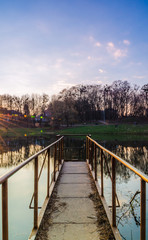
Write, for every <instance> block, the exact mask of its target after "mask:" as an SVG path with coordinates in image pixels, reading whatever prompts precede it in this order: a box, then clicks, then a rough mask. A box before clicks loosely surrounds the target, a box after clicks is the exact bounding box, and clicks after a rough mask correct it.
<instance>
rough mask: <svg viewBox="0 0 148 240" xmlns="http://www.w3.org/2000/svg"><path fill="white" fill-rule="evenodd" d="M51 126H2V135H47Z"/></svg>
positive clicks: (0, 131) (0, 130) (0, 134)
mask: <svg viewBox="0 0 148 240" xmlns="http://www.w3.org/2000/svg"><path fill="white" fill-rule="evenodd" d="M49 132H50V133H54V132H51V131H49V128H8V129H6V128H1V129H0V136H1V137H26V136H28V137H30V136H45V135H46V136H47V134H48V133H49Z"/></svg>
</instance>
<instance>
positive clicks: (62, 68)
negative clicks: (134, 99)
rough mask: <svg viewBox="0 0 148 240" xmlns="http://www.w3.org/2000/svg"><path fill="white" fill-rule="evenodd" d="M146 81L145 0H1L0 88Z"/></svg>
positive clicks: (46, 89)
mask: <svg viewBox="0 0 148 240" xmlns="http://www.w3.org/2000/svg"><path fill="white" fill-rule="evenodd" d="M115 80H123V81H124V80H127V81H128V82H130V83H131V84H132V85H133V84H137V85H139V86H140V87H141V86H143V85H144V84H147V83H148V1H147V0H145V1H144V0H74V1H72V0H0V94H4V93H7V94H11V95H18V96H21V95H23V94H26V93H28V94H32V93H39V94H42V93H47V94H49V95H50V96H51V95H53V94H57V93H58V92H59V91H61V90H62V89H64V88H69V87H71V86H74V85H78V84H103V85H105V84H112V83H113V81H115Z"/></svg>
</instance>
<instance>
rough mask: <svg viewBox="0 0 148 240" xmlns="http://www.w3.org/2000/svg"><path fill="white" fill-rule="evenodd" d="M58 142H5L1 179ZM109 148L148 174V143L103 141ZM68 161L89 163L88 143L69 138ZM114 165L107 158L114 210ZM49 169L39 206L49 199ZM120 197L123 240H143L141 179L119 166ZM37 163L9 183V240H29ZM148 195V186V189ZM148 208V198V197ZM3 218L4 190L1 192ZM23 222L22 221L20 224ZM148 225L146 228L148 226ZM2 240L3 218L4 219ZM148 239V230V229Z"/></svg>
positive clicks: (0, 148) (0, 162) (44, 175)
mask: <svg viewBox="0 0 148 240" xmlns="http://www.w3.org/2000/svg"><path fill="white" fill-rule="evenodd" d="M54 140H55V138H51V139H48V140H46V139H42V138H31V139H29V138H23V139H18V140H16V139H15V140H11V139H9V140H8V139H4V141H3V142H2V143H1V144H0V175H2V174H4V173H6V172H7V171H8V170H10V169H12V168H14V167H15V166H16V165H18V164H20V163H21V162H22V161H24V160H25V159H26V158H28V157H29V156H31V155H33V154H34V153H36V152H38V151H39V150H41V149H42V148H44V147H45V146H47V145H49V144H50V143H51V142H53V141H54ZM99 143H100V144H101V145H103V146H104V147H105V148H107V149H109V150H111V151H113V152H114V153H115V154H116V155H118V156H120V157H121V158H123V159H125V160H126V161H128V162H129V163H130V164H132V165H133V166H135V167H136V168H138V169H139V170H141V171H142V172H144V173H145V174H148V142H146V141H145V142H144V141H143V142H142V141H135V140H134V139H133V140H132V141H124V142H120V141H118V142H117V141H114V142H109V141H102V142H99ZM97 156H98V158H97V160H98V181H99V183H100V152H99V150H98V151H97ZM44 157H45V156H44V154H43V155H41V156H40V157H39V169H40V168H41V165H42V162H43V160H44ZM65 159H67V160H70V159H73V160H85V143H84V139H81V138H70V140H68V138H65ZM108 169H109V171H111V161H110V158H109V157H108V156H107V155H106V162H104V190H105V198H106V200H107V203H108V205H109V206H111V179H110V174H109V172H108ZM52 172H53V152H52V151H51V175H52ZM46 178H47V169H46V163H45V166H44V168H43V173H42V176H41V179H40V181H39V205H42V203H43V201H44V198H45V195H46V184H44V182H46ZM116 179H117V196H118V199H119V204H120V207H118V208H117V224H118V228H119V230H120V233H121V235H122V238H123V239H126V240H138V239H140V207H139V204H140V194H139V191H140V179H139V177H137V176H136V175H135V174H134V173H133V172H132V171H130V170H128V169H127V168H126V167H125V166H123V165H122V164H121V163H117V166H116ZM33 184H34V162H31V163H30V164H28V165H27V166H26V167H24V168H23V169H21V170H20V171H19V172H18V173H16V174H15V175H14V176H12V177H11V178H10V179H9V181H8V196H9V198H8V199H9V203H8V204H9V238H10V240H26V239H27V238H28V236H29V234H30V232H31V230H32V227H33V210H32V209H29V204H30V200H31V197H32V194H33V188H34V185H33ZM147 185H148V184H147ZM147 193H148V186H147ZM147 206H148V194H147ZM0 215H1V189H0ZM146 218H147V222H148V210H147V215H146ZM20 219H21V221H20ZM147 225H148V224H146V226H147ZM0 239H1V218H0ZM147 239H148V229H147Z"/></svg>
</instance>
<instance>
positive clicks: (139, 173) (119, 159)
mask: <svg viewBox="0 0 148 240" xmlns="http://www.w3.org/2000/svg"><path fill="white" fill-rule="evenodd" d="M87 138H88V139H89V140H91V141H92V142H93V143H95V144H96V145H97V146H98V147H99V148H101V149H102V150H104V151H105V152H107V153H109V154H110V155H111V156H112V157H114V158H115V159H117V160H118V161H119V162H121V163H122V164H123V165H125V166H126V167H127V168H129V169H130V170H131V171H133V172H134V173H136V174H137V175H138V176H139V177H141V178H142V179H143V180H144V181H145V182H148V177H147V176H146V174H144V173H142V172H141V171H140V170H138V169H137V168H135V167H133V166H132V165H131V164H130V163H128V162H126V161H125V160H123V159H122V158H120V157H118V156H117V155H116V154H114V153H113V152H111V151H109V150H108V149H106V148H105V147H103V146H101V145H100V144H99V143H97V142H96V141H95V140H93V139H92V138H90V137H89V136H87Z"/></svg>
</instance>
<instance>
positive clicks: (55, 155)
mask: <svg viewBox="0 0 148 240" xmlns="http://www.w3.org/2000/svg"><path fill="white" fill-rule="evenodd" d="M56 157H57V144H55V145H54V177H53V180H54V182H55V181H56Z"/></svg>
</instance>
